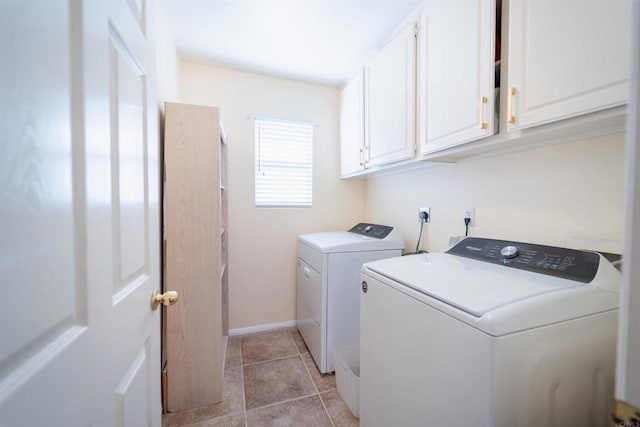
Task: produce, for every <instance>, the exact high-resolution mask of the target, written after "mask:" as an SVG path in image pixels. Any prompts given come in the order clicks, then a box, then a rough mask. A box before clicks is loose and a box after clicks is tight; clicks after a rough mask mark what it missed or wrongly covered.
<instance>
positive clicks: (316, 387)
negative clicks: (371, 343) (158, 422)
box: [162, 328, 360, 427]
mask: <svg viewBox="0 0 640 427" xmlns="http://www.w3.org/2000/svg"><path fill="white" fill-rule="evenodd" d="M223 395H224V400H223V401H222V402H221V403H218V404H216V405H211V406H204V407H201V408H195V409H190V410H187V411H182V412H176V413H171V414H165V415H163V418H162V424H163V426H166V427H169V426H195V427H257V426H259V427H268V426H282V427H284V426H295V427H321V426H328V427H331V426H333V427H358V426H359V425H360V423H359V421H358V419H357V418H355V417H354V416H353V415H352V414H351V412H349V409H348V408H347V406H346V405H345V404H344V402H343V401H342V399H341V398H340V396H339V395H338V392H337V390H336V381H335V376H334V375H333V374H331V375H322V374H320V371H318V368H317V367H316V365H315V363H314V362H313V359H312V358H311V355H310V354H309V350H307V347H306V346H305V344H304V341H303V340H302V337H301V336H300V333H299V332H298V331H297V329H295V328H293V329H282V330H278V331H273V332H265V333H260V334H252V335H244V336H240V337H231V338H229V342H228V345H227V359H226V367H225V376H224V389H223Z"/></svg>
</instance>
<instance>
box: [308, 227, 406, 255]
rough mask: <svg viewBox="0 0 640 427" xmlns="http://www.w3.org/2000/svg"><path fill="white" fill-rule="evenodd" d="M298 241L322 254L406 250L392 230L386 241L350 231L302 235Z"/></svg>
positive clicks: (398, 236)
mask: <svg viewBox="0 0 640 427" xmlns="http://www.w3.org/2000/svg"><path fill="white" fill-rule="evenodd" d="M298 241H299V242H301V243H304V244H306V245H308V246H311V247H312V248H314V249H316V250H318V251H320V252H322V253H331V252H360V251H383V250H389V249H400V250H402V249H404V242H403V241H402V239H401V238H400V235H399V234H398V233H397V232H396V231H395V230H392V231H391V233H389V235H388V236H387V237H385V238H384V239H378V238H375V237H369V236H363V235H361V234H356V233H351V232H349V231H325V232H321V233H312V234H303V235H300V236H298Z"/></svg>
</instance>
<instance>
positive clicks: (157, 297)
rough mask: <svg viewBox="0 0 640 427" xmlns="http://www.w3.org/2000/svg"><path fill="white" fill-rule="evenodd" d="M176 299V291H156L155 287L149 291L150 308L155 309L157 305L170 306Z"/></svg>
mask: <svg viewBox="0 0 640 427" xmlns="http://www.w3.org/2000/svg"><path fill="white" fill-rule="evenodd" d="M176 301H178V293H177V292H176V291H167V292H165V293H164V294H161V293H160V292H158V290H157V289H155V290H154V291H153V293H151V309H152V310H155V309H156V308H158V305H160V304H162V305H166V306H170V305H173V304H175V303H176Z"/></svg>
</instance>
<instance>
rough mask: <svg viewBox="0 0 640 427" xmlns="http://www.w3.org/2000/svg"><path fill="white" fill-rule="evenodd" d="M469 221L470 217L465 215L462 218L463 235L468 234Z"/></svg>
mask: <svg viewBox="0 0 640 427" xmlns="http://www.w3.org/2000/svg"><path fill="white" fill-rule="evenodd" d="M470 222H471V218H469V217H466V218H465V219H464V236H465V237H467V236H468V235H469V223H470Z"/></svg>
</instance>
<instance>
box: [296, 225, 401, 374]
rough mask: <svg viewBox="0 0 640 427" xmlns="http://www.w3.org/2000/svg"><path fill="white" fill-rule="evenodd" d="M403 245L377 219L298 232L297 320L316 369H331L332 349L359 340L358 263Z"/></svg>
mask: <svg viewBox="0 0 640 427" xmlns="http://www.w3.org/2000/svg"><path fill="white" fill-rule="evenodd" d="M403 248H404V244H403V241H402V239H401V237H400V235H399V234H398V233H397V232H396V231H395V230H393V227H389V226H385V225H378V224H368V223H360V224H357V225H356V226H354V227H353V228H351V229H350V230H349V231H335V232H322V233H313V234H304V235H301V236H299V237H298V261H297V265H298V267H297V270H298V271H297V278H296V286H297V304H296V306H297V315H296V318H297V322H296V323H297V327H298V330H299V331H300V334H301V335H302V338H303V339H304V341H305V343H306V344H307V347H308V348H309V352H310V353H311V356H312V357H313V359H314V360H315V362H316V365H317V366H318V369H319V370H320V372H322V373H328V372H333V371H334V370H335V367H334V362H333V350H334V349H336V348H343V347H347V346H350V345H354V344H358V343H359V342H360V269H361V267H362V264H364V263H365V262H369V261H375V260H380V259H384V258H390V257H398V256H400V255H402V249H403Z"/></svg>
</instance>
